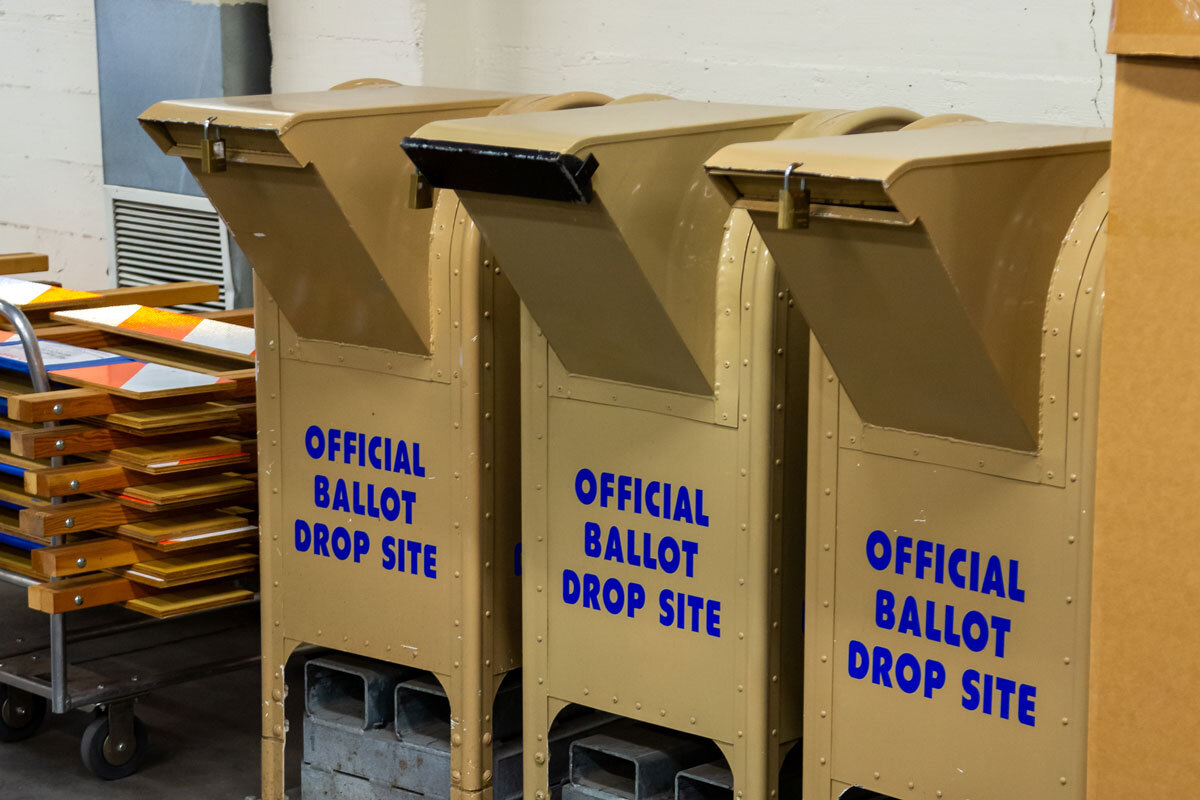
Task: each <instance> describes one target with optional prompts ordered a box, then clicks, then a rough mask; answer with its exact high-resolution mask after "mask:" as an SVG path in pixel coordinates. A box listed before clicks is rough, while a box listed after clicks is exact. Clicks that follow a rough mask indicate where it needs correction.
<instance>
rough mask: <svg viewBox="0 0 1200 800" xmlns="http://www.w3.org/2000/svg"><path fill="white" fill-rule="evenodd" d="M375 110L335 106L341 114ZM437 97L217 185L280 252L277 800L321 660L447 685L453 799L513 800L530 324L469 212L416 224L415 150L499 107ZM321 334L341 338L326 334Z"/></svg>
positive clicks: (263, 331)
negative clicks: (412, 144)
mask: <svg viewBox="0 0 1200 800" xmlns="http://www.w3.org/2000/svg"><path fill="white" fill-rule="evenodd" d="M359 91H367V90H339V91H337V92H333V94H336V95H338V98H337V99H336V100H333V99H331V100H330V106H331V107H333V108H343V106H344V103H345V101H344V100H343V99H342V98H344V97H345V96H347V95H352V94H353V93H355V92H359ZM369 91H371V92H375V91H379V92H389V93H392V92H393V90H390V89H378V90H376V89H372V90H369ZM393 94H394V93H393ZM371 96H376V95H371ZM379 96H382V95H379ZM448 96H450V97H455V96H458V95H457V94H456V93H451V94H449V95H448ZM415 97H416V99H415V100H414V103H415V104H416V108H415V110H413V112H412V113H409V112H408V111H407V110H406V109H405V108H404V107H402V106H401V107H399V108H397V109H393V110H394V112H395V113H391V112H389V113H387V114H382V113H381V114H369V113H351V114H349V116H347V117H345V118H341V117H336V116H333V115H332V114H326V115H324V116H322V117H321V118H320V119H319V120H316V121H306V122H304V123H303V124H299V123H298V124H295V125H292V126H290V127H289V128H288V129H287V131H288V132H287V133H285V134H283V135H282V136H281V137H280V138H279V141H280V142H281V143H282V144H283V145H286V146H287V148H289V152H292V153H294V154H295V155H296V160H297V161H298V162H302V163H304V164H306V165H307V166H306V167H305V168H304V169H303V170H300V169H296V168H294V167H288V166H286V165H281V164H275V165H272V164H268V163H260V162H259V161H256V160H253V159H250V160H239V159H237V158H231V160H230V163H229V166H228V169H227V170H226V171H225V172H221V173H216V174H213V175H202V174H198V175H197V177H198V179H199V180H200V182H201V185H202V187H203V188H204V189H205V190H206V192H208V194H209V197H210V198H211V199H212V200H213V202H214V205H216V207H217V208H218V210H219V212H220V213H221V214H222V216H223V217H224V218H225V219H226V221H227V222H228V223H229V225H230V227H231V229H232V230H234V231H235V233H236V234H237V236H238V240H239V242H242V241H244V239H243V237H244V236H246V235H247V234H246V232H247V231H252V232H261V233H262V234H263V236H261V237H255V239H256V240H258V239H261V241H260V242H259V247H257V248H255V247H253V246H251V247H246V248H245V249H246V251H247V254H248V255H249V256H250V258H251V261H252V265H253V266H254V268H255V274H256V286H255V298H256V315H257V319H256V323H257V324H256V332H257V337H258V359H259V361H258V369H259V386H260V387H261V395H260V398H259V405H260V421H261V425H262V431H261V435H260V438H259V445H260V454H259V464H260V492H261V494H262V499H263V502H262V512H261V513H262V520H261V530H262V532H263V542H262V551H261V557H262V562H263V563H262V576H263V583H262V598H263V653H264V667H263V694H264V715H263V797H264V798H265V799H266V800H282V798H283V796H284V742H285V739H286V736H287V731H286V721H285V718H284V713H283V697H284V694H285V692H286V691H287V687H286V685H285V683H284V665H285V664H286V662H287V659H288V657H289V656H290V654H291V653H292V652H293V651H294V650H295V648H297V647H298V646H300V645H301V644H304V643H308V644H316V645H320V646H325V647H330V648H333V649H335V650H340V651H346V652H351V653H357V654H361V655H364V656H368V657H372V658H379V659H383V660H387V661H392V662H395V663H398V664H402V665H406V666H411V667H414V668H418V669H425V670H429V671H430V672H432V673H433V674H434V675H435V676H436V677H437V679H438V680H439V681H440V682H441V684H442V686H443V687H444V689H445V690H446V693H447V695H448V697H449V699H450V706H451V724H452V729H453V731H454V737H453V739H452V744H453V746H452V750H451V775H450V781H451V783H450V787H449V791H450V796H451V797H453V798H466V797H479V798H487V797H490V796H491V786H490V784H491V778H492V776H491V764H492V753H491V747H492V734H491V731H492V717H491V714H492V707H493V699H494V696H495V693H496V690H497V689H498V687H499V685H500V682H501V680H502V679H503V678H504V675H505V674H506V673H507V672H509V671H511V670H512V669H514V668H516V667H518V666H519V665H520V648H521V640H520V626H521V614H520V588H519V587H520V578H519V574H518V558H519V550H518V546H519V542H520V518H519V514H520V506H519V503H520V473H519V471H518V468H517V458H518V452H519V450H518V448H519V442H520V421H519V416H518V414H519V399H518V390H519V386H518V383H517V380H516V376H517V374H518V358H519V354H520V350H519V336H518V332H519V310H520V305H519V302H518V300H517V298H516V295H515V293H514V292H513V290H512V288H511V286H510V285H509V284H508V282H507V280H506V278H505V275H504V274H503V273H502V272H501V271H500V269H499V268H498V266H497V265H496V264H495V263H493V262H492V260H491V258H490V257H489V256H488V254H487V252H486V250H485V248H484V247H483V245H482V243H481V240H480V236H479V232H478V230H477V229H476V228H475V226H474V225H473V223H472V222H471V220H470V219H469V217H468V216H467V214H466V212H465V210H464V209H463V207H462V206H461V205H460V203H459V201H458V198H457V197H456V196H455V195H454V194H453V193H452V192H441V193H439V195H438V197H437V202H436V205H435V207H434V208H433V209H432V210H412V209H409V208H407V203H406V200H407V197H408V182H407V180H406V179H402V178H404V176H405V175H406V174H407V171H409V170H411V165H409V164H408V162H407V159H406V158H405V157H404V156H403V153H402V151H401V150H400V147H399V144H400V139H401V138H402V137H403V136H404V135H405V134H407V133H411V132H412V130H413V129H414V126H415V125H416V124H421V123H423V122H426V121H428V120H429V119H431V118H433V117H434V116H435V115H436V114H449V115H453V114H465V113H484V112H486V111H487V108H483V109H480V108H479V107H478V103H476V101H471V102H472V103H475V105H473V106H471V105H470V104H466V105H456V106H453V107H446V106H443V107H442V108H441V110H438V111H435V112H429V111H428V110H427V106H428V104H430V103H432V102H433V100H436V96H435V97H434V98H433V100H430V99H429V98H428V97H427V95H425V94H420V93H419V94H417V95H415ZM502 99H503V98H502V97H501V96H496V97H495V98H494V99H492V100H490V101H489V103H490V105H489V106H488V107H495V106H498V105H499V104H500V102H501V100H502ZM604 100H607V98H606V97H604V96H597V95H582V94H574V95H565V96H556V97H547V98H539V99H537V100H536V101H535V102H532V103H530V104H527V105H526V107H527V108H530V109H539V108H541V109H547V108H555V107H560V106H564V107H571V106H573V105H577V104H581V103H584V104H586V103H590V102H602V101H604ZM265 102H266V101H264V103H265ZM305 104H307V105H311V104H313V101H309V100H305ZM199 113H200V112H197V115H199ZM272 135H274V134H272ZM234 152H236V150H235V151H234ZM250 235H251V236H253V233H251V234H250ZM368 244H370V247H368ZM352 245H353V246H352ZM341 246H345V247H346V248H347V249H346V250H344V251H343V250H339V247H341ZM376 247H377V249H373V248H376ZM355 248H357V249H355ZM363 251H367V252H365V253H364V252H363ZM355 269H358V270H359V274H358V276H357V277H356V276H355V275H354V272H353V270H355ZM347 282H349V283H352V284H353V287H352V289H351V288H347V287H346V286H345V283H347ZM297 285H299V286H300V287H303V294H302V295H297V294H296V292H297V291H298V289H297ZM404 287H409V288H408V289H406V288H404ZM406 291H411V292H412V293H413V294H415V295H419V297H417V298H416V299H417V300H418V301H419V303H420V306H423V307H425V318H426V320H427V321H426V322H425V323H424V325H423V326H418V327H422V330H423V333H422V334H421V335H420V336H417V337H412V336H408V335H406V334H404V333H403V332H398V331H396V330H395V329H394V328H389V327H388V323H389V322H390V321H391V320H390V319H388V318H387V316H386V315H387V314H389V313H390V314H393V315H401V314H403V315H405V316H406V317H407V318H408V319H409V321H410V322H411V321H412V320H414V319H417V318H418V317H417V313H418V312H417V310H416V309H418V306H417V305H409V304H406V303H407V302H408V301H411V300H413V299H414V298H413V297H404V296H403V293H404V292H406ZM281 293H282V294H284V295H285V296H286V297H288V300H289V303H288V304H287V305H285V303H284V302H281V301H280V296H279V295H280V294H281ZM374 300H382V301H387V302H392V303H395V307H388V306H381V305H378V304H374V303H373V301H374ZM389 308H391V310H390V311H389V310H388V309H389ZM397 309H399V310H397ZM318 324H319V327H317V328H316V330H318V331H320V332H322V333H324V334H327V335H325V336H316V335H312V334H311V333H306V331H312V330H313V329H314V328H313V327H312V326H313V325H318ZM367 336H370V337H373V338H369V339H365V338H364V337H367ZM374 337H378V338H374ZM365 342H371V343H375V344H382V345H383V346H363V345H364V343H365Z"/></svg>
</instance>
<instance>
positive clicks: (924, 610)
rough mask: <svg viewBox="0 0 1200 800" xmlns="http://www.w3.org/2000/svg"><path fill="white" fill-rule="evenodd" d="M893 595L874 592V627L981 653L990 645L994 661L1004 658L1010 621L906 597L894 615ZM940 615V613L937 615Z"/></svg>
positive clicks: (884, 592)
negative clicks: (960, 611)
mask: <svg viewBox="0 0 1200 800" xmlns="http://www.w3.org/2000/svg"><path fill="white" fill-rule="evenodd" d="M896 606H897V603H896V595H894V594H892V592H890V591H888V590H887V589H877V590H876V591H875V625H876V626H877V627H878V628H880V629H881V630H885V631H891V630H894V631H896V633H903V634H908V635H910V636H915V637H917V638H918V639H922V638H923V639H928V640H929V641H931V642H944V643H945V644H947V645H949V646H950V647H960V646H961V647H966V648H967V649H968V650H970V651H971V652H974V653H981V652H983V651H984V650H986V649H987V648H988V645H989V644H990V645H991V648H992V654H993V655H994V656H996V658H1004V652H1005V646H1006V644H1007V641H1008V638H1007V637H1008V634H1009V633H1010V632H1011V631H1012V620H1010V619H1008V618H1007V617H998V616H995V615H986V614H984V613H983V612H981V611H976V610H974V609H972V610H969V611H967V612H966V613H963V614H959V613H958V611H957V609H956V608H955V607H954V606H953V605H951V604H950V603H942V604H939V603H938V602H937V601H935V600H924V601H919V600H917V598H916V597H913V596H912V595H907V596H905V598H904V600H903V601H902V602H901V604H900V609H899V612H897V608H896ZM939 612H940V613H939Z"/></svg>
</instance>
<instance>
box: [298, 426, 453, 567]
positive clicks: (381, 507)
mask: <svg viewBox="0 0 1200 800" xmlns="http://www.w3.org/2000/svg"><path fill="white" fill-rule="evenodd" d="M304 449H305V452H306V453H307V454H308V457H309V459H311V461H313V462H316V464H317V465H318V466H317V469H319V470H324V469H326V467H325V466H322V465H324V464H328V465H334V466H337V465H340V466H342V467H352V468H356V469H360V470H363V471H364V473H365V477H366V479H365V480H358V479H356V478H352V479H350V480H347V479H346V478H341V477H336V478H335V477H331V476H330V475H327V474H324V472H316V473H314V475H313V486H312V504H313V512H314V516H313V518H312V519H311V520H309V519H302V518H297V519H296V521H295V525H294V538H293V544H294V546H295V548H296V552H298V553H309V554H311V555H314V556H319V557H323V558H329V559H333V560H335V561H342V562H352V563H354V564H363V563H370V562H371V560H373V559H372V554H373V553H375V552H378V556H377V558H378V562H377V563H378V565H379V566H380V567H381V568H382V569H384V570H387V571H389V572H397V573H406V574H408V575H412V576H420V577H423V578H428V579H431V580H436V579H437V577H438V572H437V557H438V550H437V545H434V544H427V543H424V542H420V541H417V540H415V539H413V538H412V537H411V536H408V535H403V536H401V535H396V534H393V533H388V534H385V535H383V536H382V537H380V539H379V542H378V548H376V547H375V544H374V543H373V542H372V538H371V536H370V535H369V534H368V533H367V532H366V531H364V530H361V529H360V528H359V527H358V526H359V525H360V524H361V523H362V521H365V520H378V523H377V524H387V525H394V526H398V527H408V526H412V525H413V524H414V519H415V515H416V509H417V492H416V491H414V490H412V489H404V488H396V486H395V485H393V482H395V481H404V482H407V483H411V479H423V478H426V474H425V465H424V463H423V462H422V460H421V443H420V442H416V441H408V440H405V439H400V438H393V437H391V436H382V435H373V434H367V433H362V432H359V431H351V430H345V429H342V428H334V427H328V428H326V427H322V426H320V425H310V426H308V428H307V430H305V432H304ZM322 512H334V513H336V519H338V520H340V521H342V522H345V519H346V515H347V514H349V515H352V519H351V523H350V524H349V525H346V524H330V523H326V522H322V521H320V520H319V519H318V518H317V517H318V516H319V515H321V513H322Z"/></svg>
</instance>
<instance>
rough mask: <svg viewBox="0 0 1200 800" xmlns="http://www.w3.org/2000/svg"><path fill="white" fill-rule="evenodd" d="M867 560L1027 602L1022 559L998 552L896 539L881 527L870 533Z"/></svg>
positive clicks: (879, 569)
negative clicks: (1022, 584)
mask: <svg viewBox="0 0 1200 800" xmlns="http://www.w3.org/2000/svg"><path fill="white" fill-rule="evenodd" d="M866 556H867V563H868V564H870V565H871V568H872V569H874V570H876V571H877V572H885V571H892V572H895V573H896V574H897V575H911V576H912V577H914V578H916V579H917V580H932V581H933V582H934V583H938V584H941V583H945V582H946V580H947V579H949V581H950V584H951V585H952V586H954V587H955V588H958V589H964V590H966V591H970V592H976V593H978V594H983V595H990V596H993V597H998V598H1001V599H1007V600H1012V601H1013V602H1016V603H1024V602H1025V589H1024V588H1023V587H1022V586H1021V562H1020V561H1019V560H1018V559H1015V558H1010V559H1008V560H1007V562H1005V561H1004V560H1003V559H1001V557H1000V556H998V555H995V554H986V553H981V552H979V551H978V550H968V549H967V548H964V547H955V548H948V547H947V546H946V545H945V544H942V543H941V542H933V541H930V540H928V539H913V538H912V537H911V536H903V535H897V536H896V537H895V538H894V539H893V538H892V537H891V536H889V535H888V534H887V533H886V532H884V531H882V530H874V531H871V532H870V533H869V534H867V541H866Z"/></svg>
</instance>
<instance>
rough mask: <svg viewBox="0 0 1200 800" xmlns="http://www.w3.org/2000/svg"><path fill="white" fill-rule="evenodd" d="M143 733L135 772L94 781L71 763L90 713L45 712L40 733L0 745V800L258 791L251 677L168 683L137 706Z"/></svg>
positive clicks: (231, 797)
mask: <svg viewBox="0 0 1200 800" xmlns="http://www.w3.org/2000/svg"><path fill="white" fill-rule="evenodd" d="M137 715H138V717H140V718H141V720H142V721H143V722H144V723H145V724H146V726H147V728H148V729H149V733H150V736H149V747H148V749H147V751H146V761H145V762H144V763H143V765H142V768H141V770H140V771H139V772H138V773H136V774H134V775H132V776H130V777H128V778H125V779H124V780H120V781H111V782H107V781H101V780H97V779H96V778H95V777H93V776H92V774H91V773H90V772H88V770H87V768H86V767H84V766H83V762H82V761H80V758H79V738H80V736H82V735H83V729H84V728H86V727H87V724H88V722H90V721H91V719H92V716H91V715H90V714H85V713H83V712H72V713H69V714H65V715H48V717H47V719H46V723H45V725H44V726H43V727H42V730H41V732H40V733H38V734H37V735H36V736H34V737H33V738H31V739H27V740H25V741H24V742H18V743H15V744H0V797H3V798H4V799H5V800H68V798H70V799H71V800H75V798H89V800H133V799H134V798H138V799H139V800H151V798H153V799H154V800H159V798H168V797H169V798H172V800H243V798H245V797H247V796H256V795H257V794H258V788H259V769H258V759H259V722H258V672H257V671H256V670H241V671H239V672H235V673H230V674H227V675H223V676H220V677H216V678H207V679H205V680H202V681H196V682H194V683H190V684H185V685H181V686H176V687H173V688H171V689H167V690H164V691H161V692H159V693H157V694H152V695H149V696H148V697H146V698H145V699H143V700H142V701H141V702H140V703H138V707H137Z"/></svg>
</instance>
